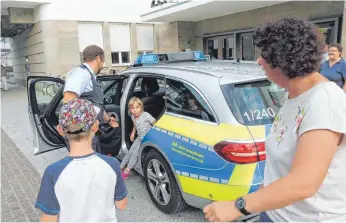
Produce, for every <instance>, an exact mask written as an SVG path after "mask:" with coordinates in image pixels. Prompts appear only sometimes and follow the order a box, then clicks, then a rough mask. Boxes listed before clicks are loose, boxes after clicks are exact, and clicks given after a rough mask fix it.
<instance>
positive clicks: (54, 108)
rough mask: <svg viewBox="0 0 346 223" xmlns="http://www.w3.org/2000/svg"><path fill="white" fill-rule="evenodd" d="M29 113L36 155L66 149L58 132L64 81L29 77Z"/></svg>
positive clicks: (52, 78)
mask: <svg viewBox="0 0 346 223" xmlns="http://www.w3.org/2000/svg"><path fill="white" fill-rule="evenodd" d="M27 87H28V111H29V120H30V125H31V129H32V131H33V137H34V141H33V144H34V145H33V147H34V155H37V154H40V153H44V152H48V151H51V150H55V149H59V148H62V147H65V141H64V138H63V137H62V136H60V135H59V133H58V132H57V130H56V126H57V125H58V120H59V119H58V111H59V108H60V107H61V106H62V95H63V87H64V80H62V79H59V78H54V77H39V76H35V77H28V79H27Z"/></svg>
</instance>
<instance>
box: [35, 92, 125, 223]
mask: <svg viewBox="0 0 346 223" xmlns="http://www.w3.org/2000/svg"><path fill="white" fill-rule="evenodd" d="M97 130H98V120H97V113H96V111H95V109H94V106H93V104H92V103H91V102H89V101H86V100H83V99H71V100H69V101H68V102H67V103H66V104H64V105H63V106H62V107H61V111H60V114H59V125H58V131H59V133H60V134H61V135H64V136H66V137H67V139H68V140H69V142H70V152H69V155H68V156H67V157H66V158H64V159H62V160H60V161H58V162H56V163H53V164H51V165H49V166H48V167H47V169H46V170H45V172H44V174H43V178H42V183H41V187H40V191H39V194H38V198H37V201H36V204H35V207H36V208H38V209H40V210H41V211H42V212H43V215H42V217H41V222H57V221H58V216H59V221H60V222H116V221H117V218H116V210H115V208H118V209H121V210H123V209H125V208H126V206H127V198H126V196H127V190H126V186H125V183H124V181H123V179H122V176H121V171H120V165H119V161H118V160H117V159H115V158H114V157H109V156H105V155H101V154H98V153H95V152H94V150H93V148H92V139H93V137H94V135H95V133H96V132H97Z"/></svg>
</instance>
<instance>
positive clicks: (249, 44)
mask: <svg viewBox="0 0 346 223" xmlns="http://www.w3.org/2000/svg"><path fill="white" fill-rule="evenodd" d="M240 41H241V59H242V60H248V61H254V60H255V46H254V42H253V32H251V33H242V34H240Z"/></svg>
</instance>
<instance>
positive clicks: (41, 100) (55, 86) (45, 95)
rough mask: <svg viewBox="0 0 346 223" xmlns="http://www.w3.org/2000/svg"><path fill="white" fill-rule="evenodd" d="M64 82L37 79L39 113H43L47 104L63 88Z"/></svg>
mask: <svg viewBox="0 0 346 223" xmlns="http://www.w3.org/2000/svg"><path fill="white" fill-rule="evenodd" d="M63 86H64V85H63V84H61V83H58V82H54V81H37V82H36V83H35V95H36V102H37V106H38V112H39V114H38V115H42V114H43V113H44V111H45V110H46V109H47V106H48V105H49V103H50V102H51V101H52V99H53V98H54V97H55V96H56V94H57V93H58V92H59V91H60V90H61V88H63Z"/></svg>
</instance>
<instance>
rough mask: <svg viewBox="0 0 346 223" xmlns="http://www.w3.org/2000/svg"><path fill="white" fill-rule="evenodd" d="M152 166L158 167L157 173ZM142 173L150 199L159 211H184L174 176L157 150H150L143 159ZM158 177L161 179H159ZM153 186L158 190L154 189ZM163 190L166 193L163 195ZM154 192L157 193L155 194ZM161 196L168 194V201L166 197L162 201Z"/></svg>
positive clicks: (184, 203) (162, 197)
mask: <svg viewBox="0 0 346 223" xmlns="http://www.w3.org/2000/svg"><path fill="white" fill-rule="evenodd" d="M154 166H156V167H158V166H160V167H159V171H155V170H157V168H155V167H154ZM143 172H144V178H145V184H146V187H147V190H148V192H149V195H150V198H151V200H152V201H153V202H154V204H155V205H156V207H157V208H158V209H159V210H161V211H162V212H164V213H166V214H174V213H178V212H180V211H182V210H184V209H186V207H187V204H186V202H185V201H184V198H183V196H182V194H181V192H180V189H179V186H178V184H177V181H176V179H175V176H174V174H173V172H172V170H171V168H170V166H169V165H168V163H167V161H166V160H165V158H164V157H163V156H162V155H161V154H160V153H159V152H158V151H157V150H155V149H152V150H150V152H149V153H148V155H147V156H146V157H145V161H144V169H143ZM154 175H155V176H156V179H155V180H154V179H153V178H154ZM160 175H161V176H162V177H161V178H162V179H159V178H160V177H159V176H160ZM155 184H156V185H157V187H158V188H159V189H157V187H155ZM155 189H156V190H155ZM164 190H165V191H166V192H167V193H164ZM155 191H158V192H157V193H155ZM155 194H156V195H155ZM163 194H166V195H167V194H169V195H170V196H169V200H168V199H167V196H166V199H164V196H163ZM160 195H161V196H160Z"/></svg>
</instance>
